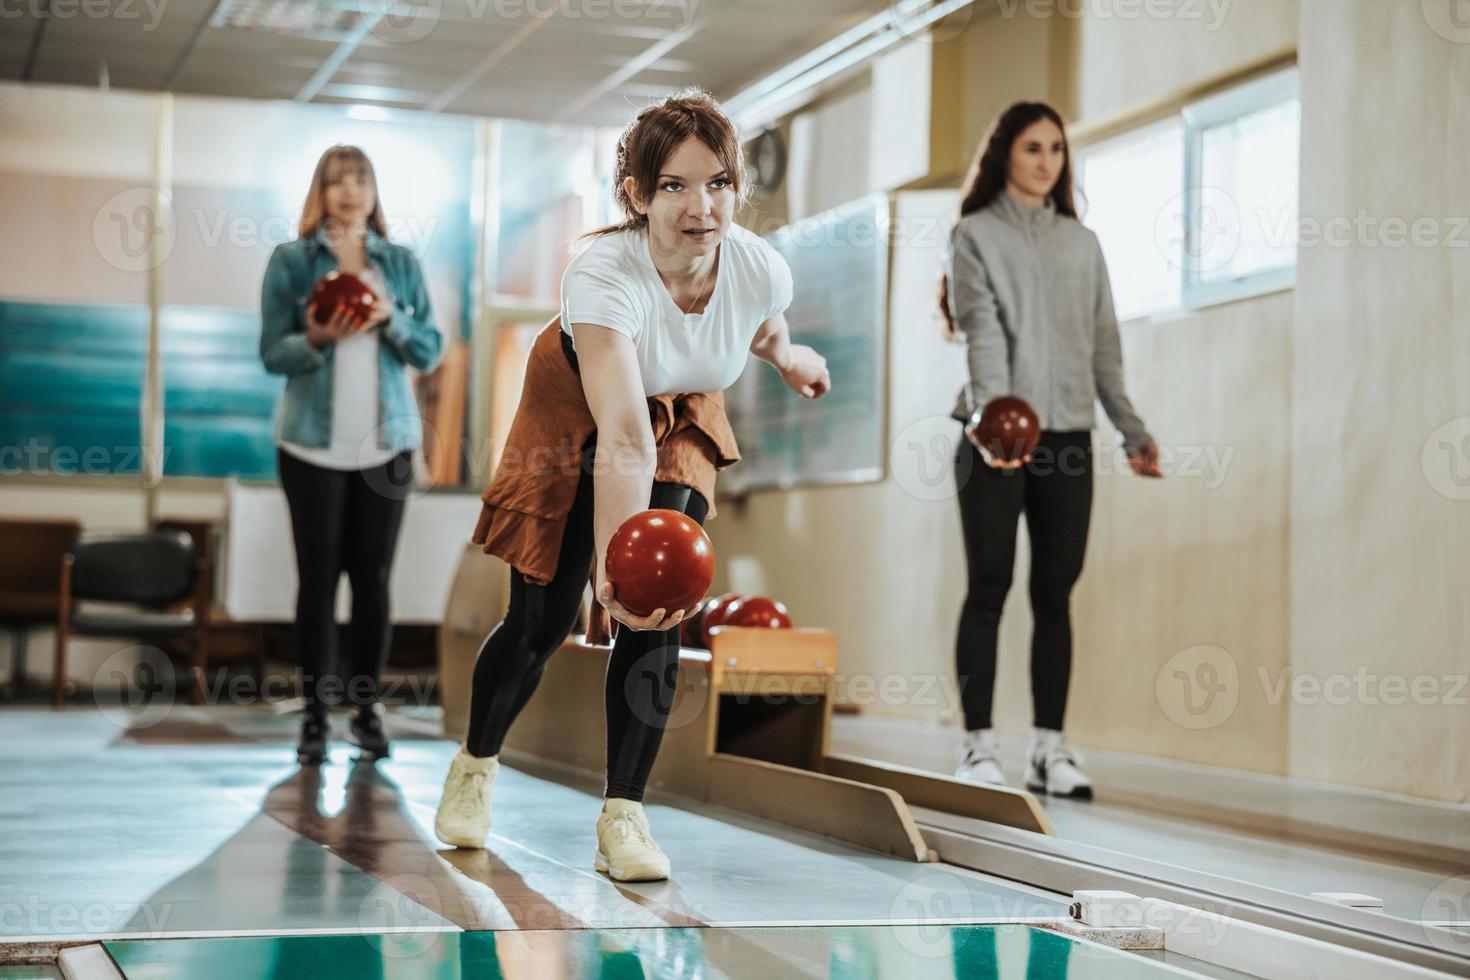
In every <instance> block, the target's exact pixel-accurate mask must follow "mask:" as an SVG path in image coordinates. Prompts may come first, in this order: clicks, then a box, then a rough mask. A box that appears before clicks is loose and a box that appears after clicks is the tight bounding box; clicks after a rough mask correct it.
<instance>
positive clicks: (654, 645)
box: [465, 451, 709, 800]
mask: <svg viewBox="0 0 1470 980" xmlns="http://www.w3.org/2000/svg"><path fill="white" fill-rule="evenodd" d="M591 460H592V453H591V452H590V451H589V452H587V453H586V454H585V456H584V466H583V472H582V478H581V481H580V482H579V483H578V485H577V497H576V500H575V501H574V502H573V504H572V510H571V514H570V515H569V516H568V517H567V527H566V532H565V534H564V536H563V537H562V542H561V549H560V552H559V553H558V556H557V561H556V575H555V576H554V577H553V578H552V580H551V581H550V582H549V583H547V584H546V585H536V584H535V583H532V582H527V581H526V580H525V578H524V577H523V576H522V575H521V573H520V572H518V571H516V570H515V569H511V576H510V609H509V611H508V612H507V613H506V616H505V619H504V620H502V621H501V622H500V624H499V625H498V626H496V627H495V629H493V630H492V631H491V632H490V635H489V636H487V637H486V638H485V642H484V644H482V645H481V647H480V655H479V659H478V660H476V661H475V678H474V688H473V690H472V692H471V694H470V723H469V735H468V737H467V738H466V739H465V746H466V748H468V749H469V752H470V754H471V755H474V756H478V757H480V758H485V757H487V756H492V755H498V754H499V753H500V746H501V743H502V742H503V741H504V740H505V734H506V732H508V731H509V730H510V725H511V722H513V721H515V718H516V715H518V714H520V711H521V709H522V708H524V707H525V706H526V702H527V701H529V700H530V699H531V695H532V693H533V692H535V690H536V685H537V684H539V683H540V681H541V675H542V673H543V672H544V671H545V669H546V662H547V661H548V660H549V659H550V658H551V655H552V653H554V652H555V651H556V649H557V648H558V647H559V646H561V644H562V641H563V640H565V639H566V637H567V634H568V633H569V632H571V629H572V626H573V625H575V623H576V619H577V610H578V608H579V607H580V605H581V601H582V593H583V590H584V589H585V588H586V586H587V580H588V574H589V572H590V571H591V568H592V559H593V557H594V554H595V552H596V542H595V540H594V537H593V523H592V513H593V511H592V501H593V477H592V475H591V472H590V471H589V468H588V465H587V464H590V462H591ZM649 506H650V507H665V508H668V509H670V510H678V511H682V512H683V513H685V514H688V515H689V516H690V517H692V518H694V520H696V521H698V522H699V523H700V524H703V523H704V519H705V516H706V515H707V514H708V513H709V505H708V503H707V502H706V501H705V499H704V497H703V496H701V495H700V494H699V493H698V492H697V491H695V490H692V489H691V488H689V487H686V486H683V485H681V484H676V483H654V485H653V494H652V499H651V501H650V503H649ZM670 613H672V610H670ZM678 679H679V629H678V627H674V628H673V629H668V630H642V631H634V630H630V629H627V628H626V627H624V628H621V629H619V630H618V635H617V639H616V640H614V641H613V649H612V657H611V658H610V659H609V660H608V665H607V683H606V687H605V690H604V694H603V705H604V710H605V712H606V716H607V787H606V796H607V797H608V798H610V799H611V798H614V797H619V798H622V799H627V800H642V799H643V790H644V787H645V786H647V784H648V774H649V772H650V771H651V770H652V769H653V763H654V759H655V758H656V757H657V755H658V748H659V744H660V742H662V740H663V733H664V726H665V724H666V723H667V722H668V717H669V709H670V707H671V706H672V705H673V701H674V692H675V690H676V687H677V685H678ZM567 723H568V724H572V725H574V724H579V723H580V720H579V719H568V722H567Z"/></svg>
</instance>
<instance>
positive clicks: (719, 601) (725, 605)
mask: <svg viewBox="0 0 1470 980" xmlns="http://www.w3.org/2000/svg"><path fill="white" fill-rule="evenodd" d="M743 598H745V597H744V596H742V595H741V594H740V593H739V592H726V593H725V594H724V595H719V596H716V597H715V598H713V599H711V600H710V601H709V602H706V603H705V604H704V608H703V609H701V610H700V611H699V612H700V618H699V645H700V646H701V647H703V648H704V649H706V650H708V649H709V631H710V630H712V629H714V628H715V627H716V626H723V625H724V624H725V614H726V613H728V612H729V611H730V605H731V603H733V602H735V601H736V600H737V599H743Z"/></svg>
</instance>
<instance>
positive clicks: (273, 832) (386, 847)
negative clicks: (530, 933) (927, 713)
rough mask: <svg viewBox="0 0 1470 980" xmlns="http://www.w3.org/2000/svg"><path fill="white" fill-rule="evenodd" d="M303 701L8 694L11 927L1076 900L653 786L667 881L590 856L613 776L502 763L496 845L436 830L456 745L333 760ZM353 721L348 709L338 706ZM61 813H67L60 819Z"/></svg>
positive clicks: (226, 927) (5, 874) (226, 926)
mask: <svg viewBox="0 0 1470 980" xmlns="http://www.w3.org/2000/svg"><path fill="white" fill-rule="evenodd" d="M297 724H298V719H297V717H295V716H290V715H286V716H276V715H274V714H272V713H270V712H269V711H264V710H256V709H249V708H208V709H195V708H176V709H174V713H173V714H171V715H170V718H169V720H168V721H167V722H166V723H161V724H158V725H155V726H151V727H150V728H148V729H146V730H135V731H133V732H132V733H131V734H130V733H129V731H128V730H126V729H124V728H122V727H119V726H117V725H114V724H113V723H112V722H111V721H109V720H108V719H107V717H105V716H103V715H101V714H99V713H95V712H88V711H83V710H72V711H68V712H66V713H65V715H61V716H58V715H55V714H52V713H51V712H49V711H11V712H7V713H5V714H4V715H0V808H3V819H5V821H6V826H7V828H8V831H7V834H6V835H5V837H4V838H3V840H0V891H3V894H5V895H9V896H21V897H22V898H23V908H22V912H23V913H24V914H22V915H20V916H18V917H17V916H7V917H6V919H5V920H4V921H3V922H0V935H3V936H4V937H5V938H12V939H13V938H16V937H23V936H44V935H52V936H55V935H92V936H110V935H144V936H165V935H173V936H177V935H181V934H198V933H219V932H225V933H231V932H234V933H238V932H257V933H298V932H351V933H356V932H364V931H379V932H382V931H388V932H392V931H394V930H414V931H424V932H441V931H445V932H447V931H454V930H457V929H460V928H466V929H514V930H528V929H529V930H536V929H540V930H547V929H565V928H580V929H586V928H599V929H604V928H632V927H648V926H656V927H669V926H673V927H686V926H702V925H726V926H756V925H767V924H782V925H785V924H790V923H807V924H823V923H830V922H842V923H859V924H861V923H874V924H877V923H882V924H890V923H893V922H905V921H916V922H925V923H931V924H932V923H943V922H946V921H955V922H958V921H972V920H974V919H989V920H997V919H1000V920H1004V919H1016V918H1036V917H1051V916H1058V915H1062V914H1064V911H1065V909H1064V904H1063V903H1062V902H1061V901H1060V900H1059V898H1058V897H1057V896H1052V895H1049V894H1047V893H1043V892H1039V891H1036V890H1034V889H1029V888H1025V887H1022V886H1018V885H1015V884H1013V883H1009V882H1003V881H1000V880H997V879H994V878H990V877H987V876H985V875H981V874H977V873H974V872H971V871H967V870H963V869H958V868H947V867H940V866H936V865H923V864H916V863H914V862H911V861H906V860H901V859H898V858H892V857H888V856H884V855H881V854H876V853H873V852H868V851H864V850H860V849H858V848H854V847H851V846H850V845H847V844H844V843H841V842H838V841H834V840H831V839H829V838H824V837H820V836H817V835H812V834H807V833H804V832H799V831H792V830H788V829H786V828H783V827H781V826H779V825H775V824H769V823H765V822H762V821H757V820H753V819H751V818H748V817H745V816H743V815H741V814H738V813H735V812H733V811H726V810H722V809H720V808H717V807H705V806H701V807H692V806H688V805H685V804H679V805H673V804H672V803H671V801H669V800H659V799H656V798H655V799H650V806H649V811H650V818H651V821H652V824H653V827H654V829H655V831H656V832H657V833H658V835H659V839H660V841H661V842H662V843H663V844H664V846H665V848H666V849H667V850H668V852H669V853H670V855H671V856H672V858H673V860H674V867H675V875H674V878H673V880H671V881H669V882H665V883H653V884H645V885H636V886H631V885H618V884H615V883H613V882H611V881H609V880H608V879H606V878H604V877H603V876H601V875H598V874H596V873H595V872H594V871H593V870H592V868H591V857H592V853H593V828H594V825H595V819H596V814H597V812H598V809H599V806H600V789H601V787H600V785H597V784H596V783H592V782H590V781H588V780H586V779H583V780H582V781H580V782H578V781H576V780H573V781H572V782H569V783H568V782H557V781H553V780H549V779H544V778H538V777H536V776H532V775H530V774H527V773H524V772H519V771H516V770H514V769H510V768H506V769H505V770H503V772H502V776H501V778H500V779H498V780H497V783H496V787H495V816H496V824H495V828H494V832H493V834H494V836H493V838H492V840H491V846H490V847H489V848H487V849H486V850H485V851H483V852H465V851H455V850H453V849H450V848H445V847H443V846H442V845H439V844H438V843H437V842H436V841H434V839H433V836H432V822H433V811H434V806H435V804H436V803H437V800H438V796H439V792H440V788H441V785H442V779H443V774H444V772H445V769H446V767H447V765H448V761H449V759H450V757H451V756H452V754H453V752H454V751H455V746H454V745H453V744H451V743H449V742H446V741H443V740H442V739H429V738H422V737H420V738H413V737H407V736H408V733H405V732H401V731H395V734H396V736H397V741H396V744H395V755H394V758H393V759H391V760H388V761H386V762H384V763H382V764H380V765H379V766H378V767H376V768H374V767H372V766H361V765H359V766H354V765H351V764H350V762H349V752H350V750H349V749H348V748H347V747H345V746H340V745H339V746H338V747H337V748H335V749H334V751H333V753H332V761H331V763H330V764H329V765H327V766H325V767H323V768H322V770H321V772H320V774H317V773H315V772H314V771H311V770H307V771H302V770H300V769H298V768H297V767H296V766H295V764H294V762H293V761H292V756H293V751H292V745H293V736H294V732H295V728H296V725H297ZM339 727H340V726H339ZM58 827H64V828H65V833H58V832H57V828H58Z"/></svg>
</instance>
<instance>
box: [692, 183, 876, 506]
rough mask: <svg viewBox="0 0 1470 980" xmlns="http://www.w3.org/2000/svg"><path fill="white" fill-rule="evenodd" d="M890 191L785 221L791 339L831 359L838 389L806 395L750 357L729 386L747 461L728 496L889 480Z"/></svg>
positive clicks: (777, 243) (730, 480)
mask: <svg viewBox="0 0 1470 980" xmlns="http://www.w3.org/2000/svg"><path fill="white" fill-rule="evenodd" d="M888 227H889V199H888V198H887V196H885V195H881V194H877V195H873V196H871V197H865V198H862V199H861V200H858V201H854V202H852V203H850V204H846V205H843V206H842V207H839V208H834V209H833V210H831V211H827V212H824V213H822V214H819V215H814V216H812V217H810V218H807V219H804V220H802V221H799V222H796V223H794V224H791V225H788V226H786V227H785V228H782V229H781V230H780V231H778V232H776V233H775V234H774V235H771V236H770V237H769V239H768V240H769V241H770V243H771V244H772V245H773V246H774V247H775V248H776V250H777V251H778V252H780V253H781V254H782V255H783V256H784V257H785V259H786V261H787V263H788V264H789V265H790V266H791V276H792V281H793V283H794V287H795V288H794V292H793V298H792V302H791V307H790V308H789V309H788V310H787V311H786V321H787V323H789V324H790V326H791V340H792V342H793V343H797V344H808V345H810V346H812V347H814V348H816V350H817V352H818V353H820V354H821V355H822V356H823V357H825V358H827V366H828V368H829V370H830V371H831V374H832V390H831V392H830V393H828V394H827V396H826V397H824V398H819V399H817V400H816V401H808V400H806V399H804V398H802V397H801V396H799V395H797V394H796V393H795V392H794V391H792V390H790V389H789V388H787V387H786V385H785V384H783V383H782V381H781V379H780V377H779V376H778V375H777V374H776V372H775V371H773V370H771V368H770V366H769V365H767V364H764V363H763V362H761V361H758V360H756V359H755V358H754V357H753V356H752V357H751V359H750V362H749V363H748V364H747V365H746V369H745V372H744V373H743V374H742V375H741V376H740V380H739V381H737V382H736V383H735V385H734V386H732V387H731V388H730V389H729V390H728V391H726V392H725V405H726V409H727V410H728V412H729V414H730V424H731V426H732V427H733V428H734V430H735V438H736V440H737V441H738V442H739V444H740V455H741V457H742V458H741V461H740V462H739V463H736V464H735V465H734V466H733V467H731V468H730V469H728V470H725V471H724V472H723V473H721V474H720V492H721V494H722V495H726V496H728V495H738V494H742V493H745V492H747V491H750V490H759V489H787V488H790V487H795V486H801V485H806V484H822V483H867V482H872V481H876V480H881V479H883V475H884V458H885V449H884V447H885V436H886V433H885V428H884V425H885V419H886V414H887V409H886V405H887V388H886V383H885V376H886V368H887V365H886V346H887V334H888V315H887V309H888Z"/></svg>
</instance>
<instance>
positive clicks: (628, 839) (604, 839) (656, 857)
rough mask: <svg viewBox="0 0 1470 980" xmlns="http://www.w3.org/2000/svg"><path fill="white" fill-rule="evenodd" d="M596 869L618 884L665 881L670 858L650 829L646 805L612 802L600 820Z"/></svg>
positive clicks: (594, 864)
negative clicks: (622, 882)
mask: <svg viewBox="0 0 1470 980" xmlns="http://www.w3.org/2000/svg"><path fill="white" fill-rule="evenodd" d="M593 867H595V868H596V869H597V870H598V871H601V872H602V873H603V874H605V875H607V876H608V877H609V878H613V879H616V880H617V881H663V880H664V879H665V878H667V877H668V876H669V858H668V855H666V854H664V852H663V851H662V850H660V849H659V846H658V844H657V843H656V842H655V841H654V839H653V834H652V833H650V832H649V829H648V817H647V816H646V815H644V813H643V804H642V803H635V802H634V801H632V800H623V799H612V800H607V801H606V802H605V803H603V805H602V813H601V814H600V815H599V816H598V817H597V857H596V858H595V859H594V861H593Z"/></svg>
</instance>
